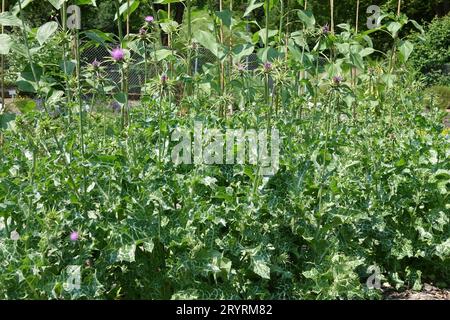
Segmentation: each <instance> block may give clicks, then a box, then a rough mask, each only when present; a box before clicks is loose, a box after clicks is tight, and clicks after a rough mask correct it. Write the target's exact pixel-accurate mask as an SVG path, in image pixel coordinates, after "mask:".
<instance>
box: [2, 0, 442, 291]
mask: <svg viewBox="0 0 450 320" xmlns="http://www.w3.org/2000/svg"><path fill="white" fill-rule="evenodd" d="M25 2H26V1H25ZM50 2H51V3H52V5H53V6H55V8H56V9H57V10H62V11H63V12H64V10H65V9H66V4H67V3H66V1H64V0H61V1H50ZM82 2H87V3H90V1H82ZM118 2H119V1H118ZM186 5H187V10H188V14H187V16H186V22H185V25H184V24H183V25H179V24H178V23H177V22H176V21H174V20H172V19H171V16H170V12H168V11H163V12H160V13H159V15H158V16H152V15H150V13H149V14H148V15H147V16H145V17H142V22H141V27H140V28H139V30H131V31H130V32H126V33H125V34H122V33H119V35H117V36H116V35H114V34H109V33H104V32H101V31H99V30H89V31H83V32H80V31H78V30H75V31H73V30H67V29H66V27H65V24H62V26H58V24H57V23H56V22H49V23H46V24H44V25H43V26H41V27H39V28H38V29H37V30H33V29H29V28H27V27H26V25H25V24H24V22H23V20H21V19H20V13H21V11H22V9H23V8H21V6H19V7H18V10H17V13H16V14H12V13H11V14H9V13H8V14H3V15H2V16H1V17H0V22H1V23H2V24H3V25H7V26H11V27H14V28H17V35H16V36H14V35H10V36H5V35H4V36H2V37H1V38H0V45H1V49H2V50H0V53H2V54H9V55H10V56H11V55H13V54H17V55H22V57H28V61H29V64H28V65H27V66H26V67H25V68H24V70H21V72H20V74H19V75H18V79H17V84H18V85H19V86H20V88H21V90H23V91H24V92H28V93H29V94H30V95H33V96H35V97H36V102H35V103H34V102H32V103H30V104H26V105H25V106H23V107H22V109H21V111H22V112H21V113H20V114H17V115H16V114H11V113H2V114H1V115H0V117H1V119H0V120H1V121H0V124H1V139H0V157H1V158H0V159H1V161H0V298H5V299H12V298H26V299H85V298H91V299H92V298H94V299H186V298H191V299H364V298H380V297H381V295H382V292H381V290H380V287H379V286H375V287H373V286H370V285H368V283H369V284H370V283H371V282H370V281H371V280H370V276H373V274H372V271H375V276H376V279H375V280H376V281H378V282H380V283H382V284H385V283H389V284H390V285H391V286H392V287H394V288H396V289H403V288H413V289H420V288H421V285H422V283H423V281H431V282H433V283H435V284H437V285H438V286H441V287H447V286H448V285H449V284H448V279H449V277H450V237H449V236H450V221H449V220H450V217H449V209H450V208H449V204H448V195H449V192H448V187H449V182H450V167H449V166H450V163H449V160H448V159H449V141H448V130H447V129H446V128H445V126H444V124H443V119H444V116H445V114H444V112H443V111H442V110H441V109H440V108H438V106H437V104H436V101H435V100H434V99H431V98H430V96H429V95H428V94H427V93H426V91H425V90H424V85H423V83H421V82H419V81H417V80H415V79H414V75H413V74H412V73H411V72H410V69H408V66H407V62H408V60H409V58H410V56H411V54H412V52H413V49H414V45H413V43H412V42H411V41H409V40H408V39H406V38H401V37H400V36H399V32H400V31H401V30H402V29H403V28H404V27H405V26H411V27H413V28H417V29H418V30H421V27H420V26H419V24H418V23H417V22H416V21H414V20H409V19H408V18H407V17H406V16H405V15H402V14H387V13H386V14H383V17H382V18H383V19H382V21H383V25H382V26H380V27H379V28H377V29H374V30H367V31H363V32H356V31H355V30H354V29H353V28H352V27H351V26H350V25H349V24H337V25H336V26H334V25H319V24H317V23H316V19H315V17H314V15H313V13H312V12H311V11H309V10H307V9H308V8H303V10H295V11H293V12H291V16H290V17H291V18H292V19H294V17H295V21H296V23H298V24H299V25H301V28H299V29H297V30H292V29H289V28H287V27H286V25H288V23H287V21H285V18H286V15H284V14H282V15H280V16H279V21H278V22H279V23H277V24H276V25H274V24H273V23H272V24H271V23H270V21H272V20H271V19H269V16H270V12H271V9H273V8H274V7H275V6H279V5H281V3H278V2H277V1H265V3H262V2H261V3H257V2H256V1H251V2H250V5H249V6H248V7H246V10H245V12H244V13H242V12H233V11H231V10H226V9H223V10H221V11H215V10H214V8H212V7H211V8H210V12H209V14H208V15H206V16H204V15H203V16H201V17H197V18H198V19H196V18H195V17H192V16H191V11H190V9H191V8H190V2H189V1H187V2H186ZM258 8H262V9H263V10H264V12H265V16H266V17H267V19H266V25H265V26H262V27H261V28H259V27H260V26H258V28H259V29H258V30H257V31H256V32H253V31H252V30H251V29H250V28H247V25H248V24H255V25H257V24H256V22H255V21H253V20H250V18H249V14H250V13H251V12H252V11H254V10H256V9H258ZM131 9H132V8H131V7H130V2H128V3H127V1H123V2H122V3H121V7H120V8H119V10H118V17H119V19H117V20H116V23H117V27H118V29H120V30H121V27H122V23H124V22H125V23H126V20H127V19H126V18H127V13H128V16H129V14H130V13H131V12H132V10H131ZM280 10H281V8H280ZM283 10H284V12H287V11H288V10H289V8H286V7H283ZM17 14H18V16H17ZM122 17H124V18H125V19H124V20H125V21H124V20H122ZM272 18H273V17H272ZM205 26H206V28H205ZM160 29H162V30H164V31H165V33H166V34H167V36H168V39H167V46H166V45H163V44H162V43H161V38H160V33H159V31H160ZM249 29H250V30H249ZM132 31H133V32H132ZM373 32H385V33H387V34H389V37H390V41H391V43H390V46H391V50H389V51H388V52H380V55H381V56H382V59H378V60H372V59H371V56H372V54H374V53H375V49H374V48H373V43H372V40H371V37H370V35H371V34H372V33H373ZM54 41H56V42H58V41H59V44H60V48H61V49H62V50H61V52H60V56H58V57H59V59H60V63H59V64H58V65H57V66H54V65H53V66H52V68H51V69H48V68H46V65H45V63H44V62H42V61H45V60H41V55H45V52H48V51H46V50H45V48H47V46H50V45H51V44H52V43H54ZM70 45H72V46H73V47H70ZM93 45H96V46H105V47H106V48H108V50H109V52H110V56H109V57H106V60H104V61H97V60H94V61H91V62H90V63H89V64H82V63H81V61H80V51H82V50H83V49H85V48H87V47H89V46H93ZM200 46H202V47H204V48H205V49H207V50H209V51H210V52H211V54H213V55H214V56H215V58H216V63H211V64H205V65H203V66H202V67H201V70H197V72H194V71H195V69H194V68H192V65H193V63H195V57H196V55H197V54H198V47H200ZM253 53H256V55H257V57H258V67H257V68H256V69H255V70H251V69H250V68H249V66H248V65H247V62H248V60H247V58H248V57H249V56H250V55H251V54H253ZM132 54H135V55H136V54H137V55H139V56H140V57H142V59H143V60H142V62H140V63H141V65H142V68H143V70H144V71H145V74H144V84H143V86H142V94H141V99H140V100H139V101H138V102H135V103H132V102H131V101H130V99H129V94H128V93H129V90H128V82H127V74H128V70H129V66H130V65H131V64H133V63H136V62H135V61H134V60H133V59H132ZM110 65H114V66H116V67H117V68H118V70H119V72H120V77H121V81H120V82H119V83H114V82H113V81H111V79H109V77H108V75H107V67H108V66H110ZM49 70H51V71H49ZM110 105H112V106H113V108H111V107H110ZM195 122H201V123H202V125H203V127H204V128H207V129H219V130H221V131H224V130H226V129H229V128H236V129H243V130H248V129H255V130H258V129H259V130H268V131H270V129H272V128H276V129H278V130H279V135H280V138H281V144H280V150H279V155H280V163H279V170H278V171H277V172H276V173H275V174H274V175H272V176H262V175H261V174H260V172H261V166H260V165H259V164H256V165H254V164H250V163H248V162H246V163H244V164H234V165H231V164H213V165H211V164H176V163H175V162H174V161H173V157H172V156H171V152H172V151H173V150H174V146H175V145H176V144H177V142H176V141H174V139H172V137H173V134H174V132H175V131H176V130H177V128H186V129H187V130H190V131H192V130H193V127H194V123H195ZM204 143H206V142H204ZM232 151H233V154H234V155H235V154H236V153H237V152H238V151H237V150H232ZM73 267H75V268H77V270H79V271H80V274H79V280H80V283H79V285H80V286H79V287H76V288H74V287H73V284H74V283H73V279H74V277H76V274H75V275H74V273H73V272H72V271H73V270H74V269H73ZM70 270H72V271H70ZM376 281H375V282H376Z"/></svg>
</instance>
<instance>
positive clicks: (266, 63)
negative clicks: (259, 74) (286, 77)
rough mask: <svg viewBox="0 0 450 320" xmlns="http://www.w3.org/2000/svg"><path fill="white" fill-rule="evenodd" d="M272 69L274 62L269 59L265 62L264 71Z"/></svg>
mask: <svg viewBox="0 0 450 320" xmlns="http://www.w3.org/2000/svg"><path fill="white" fill-rule="evenodd" d="M270 70H272V63H270V62H269V61H267V62H265V63H264V71H265V72H269V71H270Z"/></svg>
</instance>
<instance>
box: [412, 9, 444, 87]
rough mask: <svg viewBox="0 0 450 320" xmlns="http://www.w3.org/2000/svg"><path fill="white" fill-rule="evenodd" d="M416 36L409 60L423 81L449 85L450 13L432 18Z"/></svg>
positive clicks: (431, 83)
mask: <svg viewBox="0 0 450 320" xmlns="http://www.w3.org/2000/svg"><path fill="white" fill-rule="evenodd" d="M416 38H417V40H415V50H414V52H413V54H412V55H411V62H412V64H413V66H414V67H415V68H416V70H417V71H420V75H426V77H425V78H424V81H425V83H427V84H428V85H433V84H435V85H442V86H450V15H447V16H445V17H443V18H436V19H434V20H433V21H432V22H431V23H430V24H429V25H428V26H427V32H426V33H425V35H424V36H423V37H422V36H416Z"/></svg>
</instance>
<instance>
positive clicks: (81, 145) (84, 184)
mask: <svg viewBox="0 0 450 320" xmlns="http://www.w3.org/2000/svg"><path fill="white" fill-rule="evenodd" d="M76 38H77V39H76V48H75V50H76V55H77V90H78V108H79V118H80V119H79V120H80V151H81V157H82V159H83V161H84V160H85V158H86V156H85V147H84V112H83V99H82V97H81V95H82V91H81V57H80V30H78V29H77V34H76ZM83 180H84V181H83V182H84V183H83V193H84V195H86V188H87V186H86V184H87V173H86V167H84V166H83Z"/></svg>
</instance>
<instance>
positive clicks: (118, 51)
mask: <svg viewBox="0 0 450 320" xmlns="http://www.w3.org/2000/svg"><path fill="white" fill-rule="evenodd" d="M111 57H112V58H113V60H115V61H117V62H119V61H122V60H123V59H125V52H124V51H123V49H122V48H115V49H113V51H111Z"/></svg>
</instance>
